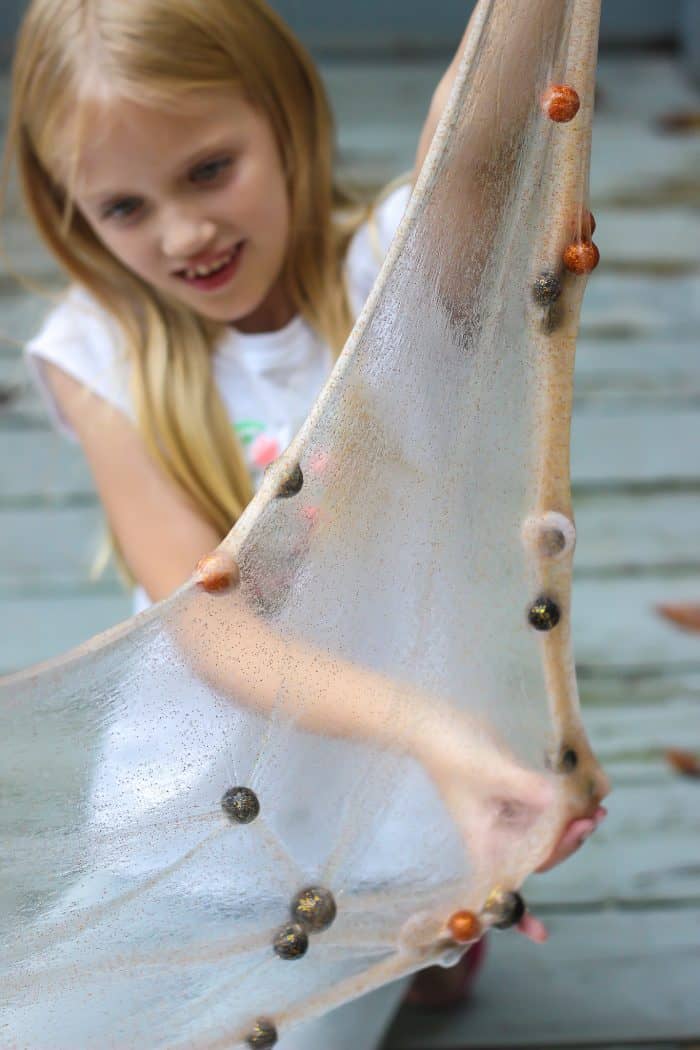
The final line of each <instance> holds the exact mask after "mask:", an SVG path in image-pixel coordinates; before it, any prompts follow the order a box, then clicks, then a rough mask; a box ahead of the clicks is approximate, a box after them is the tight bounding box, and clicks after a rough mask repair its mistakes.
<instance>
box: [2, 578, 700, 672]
mask: <svg viewBox="0 0 700 1050" xmlns="http://www.w3.org/2000/svg"><path fill="white" fill-rule="evenodd" d="M698 595H700V574H698V575H695V576H692V577H688V578H685V579H676V578H673V579H669V578H664V577H656V578H655V577H651V578H648V579H647V578H641V579H584V580H580V581H579V583H578V585H577V587H576V590H575V594H574V606H573V634H574V645H575V650H576V656H577V659H578V662H579V664H580V665H581V666H582V668H583V669H584V671H588V672H589V673H590V671H591V670H593V671H595V670H596V669H598V670H601V669H606V670H608V671H610V670H611V669H613V668H615V669H617V670H618V671H625V670H633V671H634V672H635V673H636V674H643V673H645V672H646V673H649V672H651V671H654V670H656V669H658V668H661V669H664V670H667V671H669V672H672V671H673V670H674V668H676V669H682V668H686V667H693V668H697V667H700V640H699V639H698V638H697V637H696V636H694V635H689V634H685V633H683V632H681V631H678V630H677V629H676V628H674V627H672V626H671V625H670V624H668V623H666V622H665V621H663V620H662V619H660V617H658V615H657V614H656V613H655V611H654V608H655V605H656V604H657V603H658V602H661V601H693V600H697V599H698ZM127 614H128V599H127V598H126V597H123V598H122V597H120V596H118V595H114V596H110V595H95V596H85V597H82V598H79V597H77V596H73V597H71V596H70V595H65V594H64V595H61V594H60V593H58V594H51V593H49V594H45V595H43V596H42V595H38V596H31V595H29V596H26V595H25V596H16V597H0V669H3V670H10V669H12V668H16V667H18V666H22V665H23V664H29V663H35V662H36V661H37V660H42V659H46V658H47V657H48V656H52V655H55V654H56V653H60V652H63V651H64V650H65V649H67V648H69V647H70V646H72V645H75V644H77V643H78V642H80V641H82V640H83V639H85V638H89V637H90V636H92V635H93V634H95V633H96V632H97V631H99V630H102V629H103V628H104V627H107V626H109V624H111V623H114V622H115V621H116V620H117V619H119V618H123V617H125V616H126V615H127Z"/></svg>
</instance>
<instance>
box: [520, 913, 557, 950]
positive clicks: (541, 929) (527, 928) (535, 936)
mask: <svg viewBox="0 0 700 1050" xmlns="http://www.w3.org/2000/svg"><path fill="white" fill-rule="evenodd" d="M516 929H517V930H518V933H522V934H523V936H525V937H527V938H528V940H531V941H534V942H535V944H544V942H545V941H546V940H548V939H549V932H548V930H547V927H546V926H545V924H544V923H543V922H542V921H541V920H540V919H538V918H537V916H536V915H532V914H531V913H530V912H529V911H526V912H525V914H524V915H523V917H522V919H521V920H520V922H519V923H518V925H517V926H516Z"/></svg>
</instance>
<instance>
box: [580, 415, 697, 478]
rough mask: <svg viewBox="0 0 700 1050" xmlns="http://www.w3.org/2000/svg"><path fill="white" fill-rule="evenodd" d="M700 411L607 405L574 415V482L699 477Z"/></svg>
mask: <svg viewBox="0 0 700 1050" xmlns="http://www.w3.org/2000/svg"><path fill="white" fill-rule="evenodd" d="M699 434H700V411H695V410H691V409H685V410H683V411H673V410H670V409H667V410H658V411H655V412H653V413H650V412H647V411H644V410H639V409H630V410H629V411H624V412H622V411H620V412H614V411H613V410H611V409H607V410H606V409H605V408H603V407H596V408H593V407H592V408H591V410H590V411H589V412H586V413H585V414H584V413H582V412H581V413H578V414H576V415H574V419H573V425H572V431H571V453H572V457H571V473H572V477H573V480H574V484H579V485H586V486H591V485H593V486H595V485H605V486H610V485H614V484H620V483H623V482H637V483H639V482H644V483H647V484H649V483H652V482H657V481H667V480H668V479H669V478H672V479H674V480H677V481H681V482H683V481H696V480H697V479H698V477H699V476H700V457H698V453H697V448H698V435H699Z"/></svg>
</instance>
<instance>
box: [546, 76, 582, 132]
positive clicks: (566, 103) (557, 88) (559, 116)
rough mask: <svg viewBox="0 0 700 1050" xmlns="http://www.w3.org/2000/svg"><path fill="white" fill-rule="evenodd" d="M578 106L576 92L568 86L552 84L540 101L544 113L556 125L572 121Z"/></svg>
mask: <svg viewBox="0 0 700 1050" xmlns="http://www.w3.org/2000/svg"><path fill="white" fill-rule="evenodd" d="M580 106H581V99H580V98H579V97H578V92H576V91H574V89H573V88H572V87H569V85H568V84H552V86H551V87H550V88H549V89H548V90H547V91H546V93H545V96H544V98H543V99H542V108H543V109H544V112H545V113H546V115H547V116H548V117H549V119H550V120H553V121H554V122H555V123H556V124H567V123H568V122H569V121H570V120H573V119H574V117H575V116H576V114H577V113H578V111H579V109H580Z"/></svg>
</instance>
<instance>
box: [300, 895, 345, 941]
mask: <svg viewBox="0 0 700 1050" xmlns="http://www.w3.org/2000/svg"><path fill="white" fill-rule="evenodd" d="M336 914H337V909H336V904H335V900H334V898H333V894H332V893H331V892H330V891H329V890H325V889H324V888H323V887H322V886H308V887H307V888H306V889H305V890H302V891H301V893H298V894H297V896H296V897H295V898H294V900H293V901H292V917H293V918H294V919H295V921H296V922H298V923H299V925H300V926H303V927H304V929H306V930H308V931H309V933H320V932H321V931H322V930H327V929H328V927H329V926H330V925H331V923H332V922H333V920H334V919H335V917H336Z"/></svg>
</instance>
